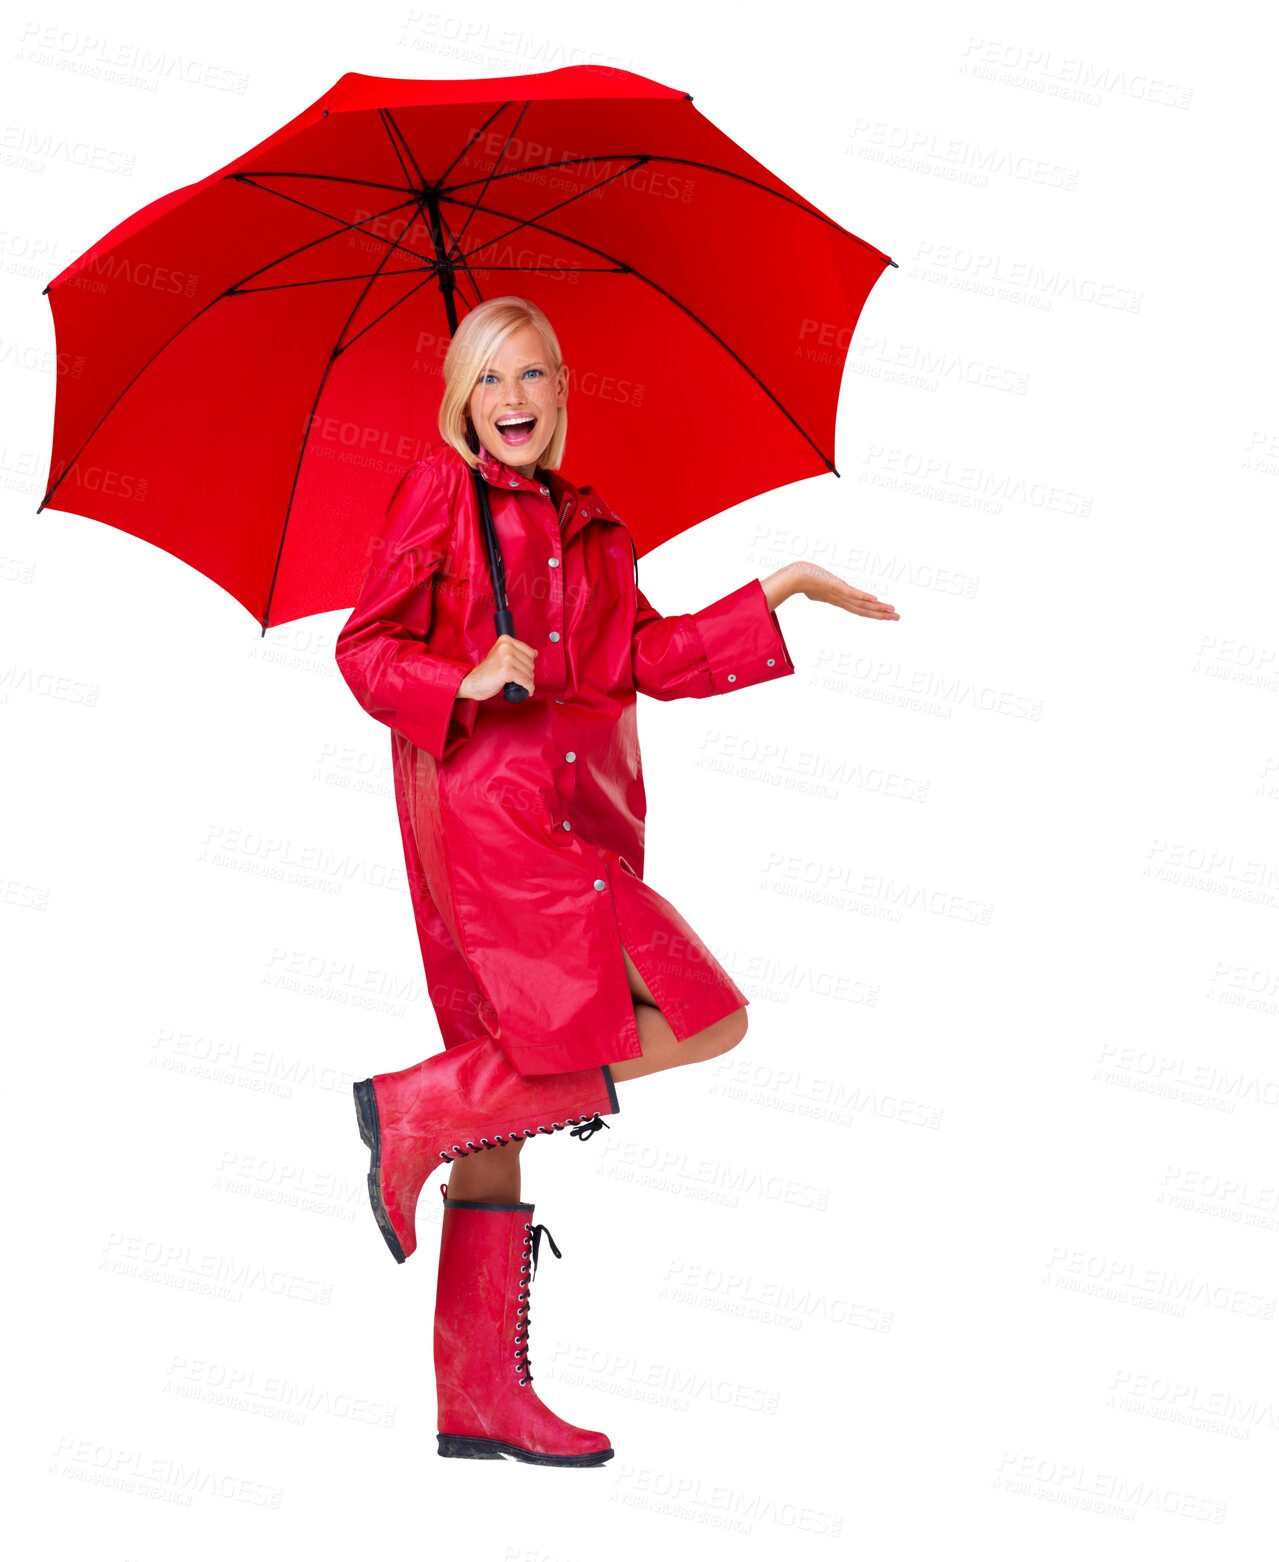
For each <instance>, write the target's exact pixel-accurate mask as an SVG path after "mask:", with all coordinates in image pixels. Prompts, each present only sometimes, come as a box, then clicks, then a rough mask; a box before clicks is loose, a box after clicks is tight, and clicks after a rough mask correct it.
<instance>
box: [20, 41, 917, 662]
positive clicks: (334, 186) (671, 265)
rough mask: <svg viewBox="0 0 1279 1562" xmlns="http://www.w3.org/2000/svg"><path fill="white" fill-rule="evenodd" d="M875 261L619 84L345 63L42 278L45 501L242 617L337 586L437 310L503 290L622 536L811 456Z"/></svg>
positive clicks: (350, 585)
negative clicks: (213, 164) (51, 382)
mask: <svg viewBox="0 0 1279 1562" xmlns="http://www.w3.org/2000/svg"><path fill="white" fill-rule="evenodd" d="M895 264H896V262H895V261H891V260H890V259H889V258H888V256H887V255H885V254H883V253H881V252H880V251H879V250H877V249H875V248H874V246H873V245H870V244H867V243H866V242H865V241H864V240H862V239H859V238H858V237H857V236H856V235H855V234H852V233H850V232H849V231H848V230H847V229H846V228H843V227H841V226H840V224H839V223H837V222H835V221H834V220H833V219H832V218H830V217H828V216H826V215H825V214H824V213H823V212H820V211H818V210H817V208H816V207H814V206H813V205H812V204H811V203H810V202H808V201H806V200H805V199H804V198H803V197H802V196H801V195H799V194H798V193H797V192H796V191H795V190H793V189H791V187H790V186H789V185H787V184H786V183H785V182H784V181H783V180H781V179H779V178H778V177H777V176H776V175H775V174H773V173H770V172H769V170H768V169H767V168H765V167H763V166H762V164H760V163H758V162H756V161H755V159H754V158H752V157H751V156H750V155H749V153H747V152H745V151H743V150H742V148H741V147H739V146H738V145H737V144H736V143H735V142H734V141H732V140H731V139H730V138H729V137H728V136H726V135H724V134H723V132H722V131H720V130H718V129H717V128H716V127H715V126H714V125H713V124H711V123H710V121H709V120H707V119H705V118H704V117H703V116H702V114H701V113H699V112H698V110H697V109H695V108H694V107H693V101H692V97H691V96H690V94H688V93H686V92H680V91H677V90H676V89H674V88H672V87H665V86H662V85H661V84H660V83H658V82H654V81H648V80H646V79H645V78H644V77H642V76H636V75H632V74H631V73H630V72H627V71H619V70H611V69H604V68H600V67H596V66H585V65H583V66H570V67H566V68H565V69H562V70H553V71H546V72H543V73H540V74H536V75H530V76H514V77H500V78H491V79H486V80H479V81H413V80H402V79H396V78H383V77H376V76H361V75H354V74H351V75H346V76H343V77H342V78H341V79H340V80H339V81H338V82H337V83H336V84H335V85H334V86H333V88H332V89H331V90H330V91H329V92H327V93H325V94H324V95H323V97H321V98H320V99H319V100H318V101H317V102H316V103H314V104H313V105H312V106H311V107H310V108H307V109H305V110H304V111H303V112H302V113H301V114H299V115H298V116H297V117H296V118H295V119H294V120H292V121H291V122H290V123H289V124H287V125H285V126H284V127H283V128H282V129H281V130H279V131H277V132H276V133H275V134H274V135H273V136H270V137H268V139H267V140H265V141H263V142H262V143H261V144H260V145H258V146H256V147H254V148H253V149H252V151H250V152H247V153H245V154H244V155H243V156H242V157H239V158H237V159H236V160H235V161H234V162H232V163H229V164H227V166H226V167H225V168H222V169H219V170H218V172H216V173H213V174H210V175H209V176H208V177H207V178H205V179H202V180H200V181H199V182H198V183H196V184H192V185H187V186H186V187H184V188H183V189H180V190H175V191H173V192H172V193H171V194H169V195H165V196H162V197H161V198H160V199H159V200H156V201H153V202H151V204H150V205H148V206H145V207H143V208H142V210H141V211H138V212H136V213H135V214H134V215H133V216H131V217H129V218H127V219H126V220H125V221H124V222H122V223H120V224H119V226H118V227H116V228H113V229H112V230H111V232H110V233H108V234H107V235H106V236H105V237H104V238H103V239H101V240H100V241H99V242H98V243H97V244H95V245H94V246H93V248H92V249H90V250H88V251H86V253H85V254H83V255H82V256H81V257H80V258H79V259H78V260H76V261H74V262H73V263H72V264H71V265H69V266H68V267H67V268H66V270H65V271H63V272H62V273H61V274H60V275H59V276H58V277H56V278H55V279H54V280H53V281H52V282H51V283H49V285H48V287H47V288H46V289H45V292H46V293H47V294H48V296H49V303H50V306H51V308H52V310H53V316H54V323H55V329H56V334H57V349H58V352H59V353H60V354H66V355H68V356H70V357H74V358H76V359H77V360H79V361H80V363H81V364H82V365H83V372H82V373H81V374H80V375H78V376H77V377H76V378H75V379H62V380H60V382H59V385H58V392H57V404H56V409H55V417H54V433H53V449H52V454H51V458H50V469H49V481H48V488H47V491H46V493H45V496H44V499H43V501H42V502H41V505H40V508H41V509H44V508H45V507H51V508H53V509H59V510H66V511H70V512H73V513H75V514H79V515H86V516H90V517H92V518H93V519H95V520H100V521H105V522H106V523H107V524H108V525H111V526H115V527H118V528H119V529H120V530H122V531H126V532H129V533H131V534H132V535H133V536H135V537H141V538H143V539H145V540H146V541H147V542H151V543H154V544H155V545H156V546H157V547H160V548H164V549H165V550H166V551H167V552H169V553H172V554H174V555H176V556H177V557H178V558H180V559H184V560H185V561H186V562H187V563H189V564H191V565H193V566H194V567H195V568H196V569H198V570H199V571H200V572H201V573H202V574H204V575H207V576H208V577H209V579H210V580H213V581H216V582H217V584H218V585H220V586H222V587H224V588H225V589H226V590H227V591H228V592H230V593H231V595H232V596H233V597H234V598H235V599H236V601H237V602H240V603H242V604H243V605H244V607H245V608H247V609H248V611H249V612H250V613H252V614H253V616H254V617H255V618H256V619H257V620H258V622H259V623H260V624H261V625H262V629H263V633H265V631H266V629H267V627H268V626H269V625H272V624H283V623H288V622H289V621H291V620H293V619H296V618H302V617H305V616H307V615H309V614H312V613H323V612H328V611H331V610H333V609H335V608H341V607H348V606H349V605H350V603H351V602H352V601H353V600H354V598H355V595H356V591H357V589H358V586H359V582H360V579H361V577H362V574H363V571H364V568H365V565H366V563H367V559H368V539H369V532H370V530H371V528H372V526H373V525H374V524H375V523H376V522H377V521H379V520H380V519H381V517H382V515H383V513H384V510H385V505H386V501H387V498H388V495H389V493H390V491H391V489H392V488H393V487H394V484H395V482H396V480H397V478H398V477H399V475H400V473H401V472H402V471H403V470H404V468H405V467H406V466H407V465H408V464H409V463H411V462H412V461H414V460H416V459H417V458H418V456H419V455H420V454H421V452H422V450H423V449H424V448H425V447H426V446H428V445H429V444H431V443H432V442H433V441H435V440H436V439H437V438H438V437H439V434H438V428H437V426H436V421H435V414H436V408H437V407H438V405H439V399H440V395H441V391H442V380H441V376H440V373H439V366H440V363H441V361H442V359H443V355H444V352H445V350H446V348H447V346H448V343H449V340H450V338H451V336H452V334H453V331H454V329H455V328H456V324H457V321H458V318H459V317H460V315H461V314H462V313H465V311H466V310H467V309H469V308H471V307H473V306H474V305H475V304H476V303H478V302H479V301H480V300H481V299H483V298H485V297H489V296H494V295H496V294H498V293H520V294H522V295H523V296H525V297H528V298H531V299H533V300H534V301H535V302H536V303H538V304H539V305H540V306H541V307H542V308H543V309H544V310H545V311H546V313H547V314H548V316H549V317H550V319H551V321H552V322H553V323H554V325H555V328H556V332H557V334H558V335H559V337H560V341H561V344H562V346H563V348H564V354H565V361H566V363H567V364H568V367H569V370H570V392H569V410H570V414H571V419H572V422H571V435H570V445H569V448H570V457H571V469H572V471H573V472H575V473H577V474H579V475H580V476H581V480H582V481H589V480H591V479H592V478H597V479H598V480H599V481H601V482H604V481H607V485H608V492H609V494H610V496H614V497H615V502H616V505H617V508H618V510H619V513H621V514H623V515H625V516H626V519H627V523H628V525H629V526H630V528H631V531H632V532H633V533H634V535H635V536H636V538H637V543H638V545H639V547H640V549H641V551H647V550H648V549H650V548H653V547H656V546H657V544H658V543H660V542H662V541H664V540H665V539H666V538H668V537H672V536H675V535H676V534H678V533H679V532H681V531H683V530H685V529H686V528H687V527H689V526H692V525H694V524H696V523H697V522H698V521H700V520H702V519H704V518H705V517H707V516H709V515H713V514H716V513H717V512H719V511H720V510H723V509H726V508H728V507H729V506H731V505H734V504H738V503H740V502H742V501H743V500H745V499H748V498H750V497H751V496H753V495H755V494H759V493H764V492H766V491H768V490H769V489H772V488H776V487H779V486H781V485H783V484H786V483H790V482H794V481H796V480H797V479H799V478H802V477H808V476H811V475H813V474H815V473H819V472H824V471H827V470H829V471H835V463H834V443H835V439H834V436H835V412H836V405H837V401H838V396H839V387H840V379H841V376H842V373H843V365H844V359H845V357H846V355H847V351H848V347H849V344H850V342H851V339H852V332H853V328H854V326H855V325H856V322H857V319H858V317H859V315H860V313H861V310H862V306H863V305H864V303H865V301H866V298H867V295H868V294H869V292H870V289H871V288H872V286H873V285H874V283H875V281H876V280H877V278H878V277H879V275H880V273H881V272H882V271H883V270H884V268H885V267H886V266H889V265H895ZM724 449H731V450H732V451H733V452H734V453H738V452H740V453H742V454H744V455H745V456H746V457H747V458H748V459H746V460H729V461H726V460H718V459H716V455H717V452H719V451H721V450H724ZM659 450H660V452H661V461H660V465H659V463H657V462H650V460H649V459H647V458H648V457H649V456H650V455H654V454H655V453H656V452H658V451H659ZM658 470H660V473H661V477H660V482H659V480H658V478H657V476H656V472H657V471H658Z"/></svg>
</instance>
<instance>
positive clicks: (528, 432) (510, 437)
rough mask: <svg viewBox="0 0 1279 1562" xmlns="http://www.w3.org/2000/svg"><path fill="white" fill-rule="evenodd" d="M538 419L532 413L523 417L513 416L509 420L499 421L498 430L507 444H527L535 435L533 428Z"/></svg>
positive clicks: (503, 441)
mask: <svg viewBox="0 0 1279 1562" xmlns="http://www.w3.org/2000/svg"><path fill="white" fill-rule="evenodd" d="M536 423H537V419H536V418H535V417H533V416H532V415H530V416H528V417H523V418H512V419H511V420H510V421H509V422H505V423H499V424H498V425H497V431H498V433H499V434H500V435H501V438H502V443H503V444H505V445H527V444H528V442H529V440H530V439H532V437H533V429H534V426H535V425H536Z"/></svg>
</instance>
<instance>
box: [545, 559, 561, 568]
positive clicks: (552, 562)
mask: <svg viewBox="0 0 1279 1562" xmlns="http://www.w3.org/2000/svg"><path fill="white" fill-rule="evenodd" d="M546 562H547V563H548V564H549V565H550V566H551V568H552V569H559V567H560V561H559V560H558V559H547V561H546Z"/></svg>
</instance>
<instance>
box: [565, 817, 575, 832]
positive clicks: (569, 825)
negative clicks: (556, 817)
mask: <svg viewBox="0 0 1279 1562" xmlns="http://www.w3.org/2000/svg"><path fill="white" fill-rule="evenodd" d="M564 828H565V829H566V830H571V829H572V828H573V826H572V825H571V824H570V823H569V822H568V820H567V819H565V821H564Z"/></svg>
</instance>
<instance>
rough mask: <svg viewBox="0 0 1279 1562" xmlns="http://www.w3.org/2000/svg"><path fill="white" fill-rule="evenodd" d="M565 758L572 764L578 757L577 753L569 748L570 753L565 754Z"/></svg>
mask: <svg viewBox="0 0 1279 1562" xmlns="http://www.w3.org/2000/svg"><path fill="white" fill-rule="evenodd" d="M564 758H565V759H567V760H568V762H569V764H572V763H573V761H574V760H575V759H576V758H577V755H576V754H575V753H574V752H573V750H572V749H569V751H568V753H567V754H565V756H564Z"/></svg>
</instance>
